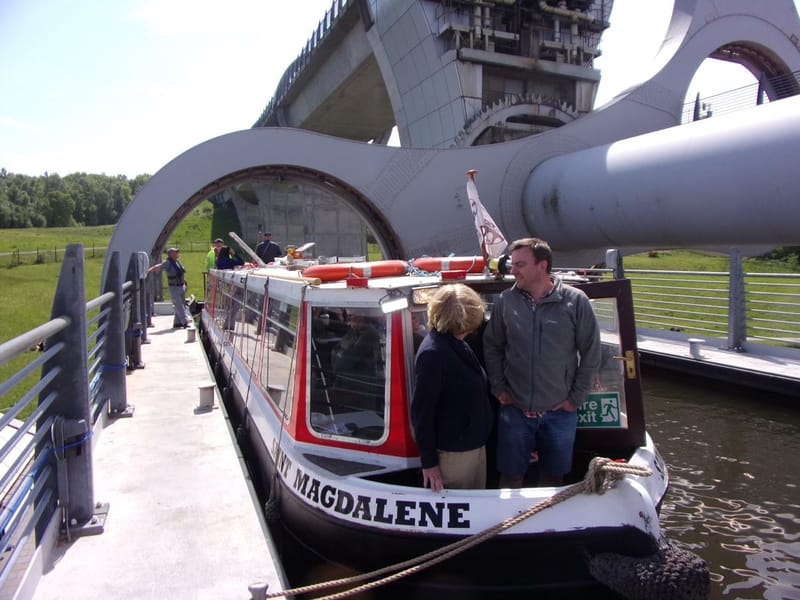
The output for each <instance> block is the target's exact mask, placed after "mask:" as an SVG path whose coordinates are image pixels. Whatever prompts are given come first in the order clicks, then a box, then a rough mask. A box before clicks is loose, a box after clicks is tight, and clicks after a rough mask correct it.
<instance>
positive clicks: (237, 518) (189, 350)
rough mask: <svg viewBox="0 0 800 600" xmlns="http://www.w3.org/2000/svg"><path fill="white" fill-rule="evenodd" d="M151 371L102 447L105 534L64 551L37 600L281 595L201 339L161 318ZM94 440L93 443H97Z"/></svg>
mask: <svg viewBox="0 0 800 600" xmlns="http://www.w3.org/2000/svg"><path fill="white" fill-rule="evenodd" d="M153 321H154V324H155V327H153V328H152V329H149V330H148V337H149V339H150V340H151V343H149V344H148V345H145V346H143V347H142V356H143V359H144V361H145V369H144V370H136V371H133V372H132V373H130V374H129V375H128V377H127V390H128V392H127V393H128V403H129V404H131V405H134V407H135V411H134V416H133V418H131V419H125V418H123V419H118V420H116V421H112V422H111V423H110V424H109V425H107V427H106V428H105V430H104V431H103V432H102V434H100V437H99V440H98V441H97V443H96V446H95V448H94V481H95V501H96V502H108V503H109V504H110V508H109V512H108V518H107V521H106V524H105V531H104V532H103V533H102V534H101V535H96V536H87V537H82V538H78V539H76V540H74V541H73V542H72V543H71V544H65V543H62V544H61V545H60V546H59V547H57V548H56V551H55V554H56V556H55V557H54V562H55V564H54V566H52V570H49V571H47V568H46V569H45V571H46V572H45V574H44V575H43V576H42V578H41V580H40V582H39V585H38V587H37V589H36V591H35V594H34V596H33V597H34V598H35V599H37V600H49V599H56V598H72V599H81V598H86V599H89V598H92V599H94V598H117V599H123V598H137V599H142V598H153V599H156V598H158V599H159V600H160V599H161V598H175V599H180V598H209V599H212V598H213V599H217V598H249V597H250V594H249V592H248V586H249V585H251V584H253V583H256V582H266V583H269V590H270V591H277V590H279V589H285V587H284V585H283V583H284V577H283V575H282V569H281V567H280V564H279V562H278V559H277V554H276V553H275V551H274V549H273V547H272V542H271V540H270V538H269V535H268V533H267V530H266V527H265V524H264V522H263V520H262V517H261V512H260V510H259V507H258V502H257V500H256V498H255V496H254V494H253V493H252V489H251V486H250V483H249V479H248V478H247V475H246V472H245V470H244V464H243V462H242V460H241V456H240V455H239V453H238V450H237V446H236V444H235V441H234V437H233V435H232V432H231V431H230V427H229V425H228V420H227V416H226V414H225V411H224V408H222V407H221V406H220V401H219V397H216V398H215V402H214V408H213V409H212V410H203V409H201V408H199V397H200V393H199V391H198V386H199V385H201V384H203V383H211V382H212V381H213V378H212V376H211V374H210V371H209V368H208V363H207V362H206V359H205V355H204V353H203V348H202V345H201V344H200V341H199V338H198V339H197V341H196V342H194V343H191V342H188V341H187V340H188V336H187V332H186V331H185V330H183V329H172V328H171V325H172V316H156V317H154V319H153ZM96 437H97V436H96Z"/></svg>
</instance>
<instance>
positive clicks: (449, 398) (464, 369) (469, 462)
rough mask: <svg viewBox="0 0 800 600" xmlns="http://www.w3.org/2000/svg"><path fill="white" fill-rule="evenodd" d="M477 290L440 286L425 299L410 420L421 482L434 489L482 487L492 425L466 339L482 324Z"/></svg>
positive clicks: (485, 389)
mask: <svg viewBox="0 0 800 600" xmlns="http://www.w3.org/2000/svg"><path fill="white" fill-rule="evenodd" d="M484 310H485V307H484V304H483V300H481V297H480V296H479V295H478V293H477V292H475V290H473V289H472V288H469V287H467V286H465V285H464V284H460V283H456V284H450V285H444V286H442V287H441V288H439V289H438V290H436V292H434V294H433V295H432V296H431V299H430V301H429V302H428V325H429V327H430V331H429V332H428V335H427V336H425V339H424V340H423V341H422V344H421V345H420V347H419V350H418V351H417V355H416V359H415V363H414V381H415V383H414V395H413V397H412V400H411V424H412V427H413V429H414V436H415V438H416V441H417V447H418V448H419V453H420V459H421V463H422V484H423V486H424V487H430V488H431V490H432V491H434V492H440V491H442V490H443V489H445V488H449V489H482V488H485V487H486V440H487V439H488V438H489V434H490V432H491V429H492V409H491V406H490V400H489V384H488V378H487V376H486V373H485V372H484V370H483V368H482V367H481V365H480V362H479V361H478V357H477V356H475V354H474V353H473V352H472V350H471V349H470V347H469V345H467V343H466V342H465V341H464V338H465V337H466V336H467V335H468V334H470V333H471V332H473V331H475V330H476V329H478V328H479V327H480V326H481V323H482V322H483V316H484Z"/></svg>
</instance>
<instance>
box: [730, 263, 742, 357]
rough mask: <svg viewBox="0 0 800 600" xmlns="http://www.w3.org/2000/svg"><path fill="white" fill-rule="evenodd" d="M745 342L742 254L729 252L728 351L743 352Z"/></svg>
mask: <svg viewBox="0 0 800 600" xmlns="http://www.w3.org/2000/svg"><path fill="white" fill-rule="evenodd" d="M746 340H747V308H746V301H745V289H744V271H743V270H742V253H741V251H740V250H739V249H738V248H731V251H730V283H729V286H728V350H736V351H737V352H744V350H745V348H744V343H745V341H746Z"/></svg>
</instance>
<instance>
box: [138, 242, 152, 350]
mask: <svg viewBox="0 0 800 600" xmlns="http://www.w3.org/2000/svg"><path fill="white" fill-rule="evenodd" d="M136 259H137V260H138V261H139V264H138V265H136V267H137V271H138V274H139V279H140V280H141V286H140V290H141V293H140V294H139V315H140V316H141V322H142V324H143V327H142V344H149V343H150V341H149V340H148V339H147V327H148V326H152V325H153V321H152V319H151V318H150V310H149V307H150V300H149V295H150V286H149V285H147V281H148V272H147V269H148V268H149V267H150V257H149V256H148V255H147V252H145V251H143V250H139V252H137V253H136Z"/></svg>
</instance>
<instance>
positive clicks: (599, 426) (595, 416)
mask: <svg viewBox="0 0 800 600" xmlns="http://www.w3.org/2000/svg"><path fill="white" fill-rule="evenodd" d="M575 287H577V288H579V289H581V290H583V291H584V292H585V293H586V295H588V296H589V298H590V300H591V302H592V308H593V309H594V313H595V316H596V317H597V322H598V323H599V325H600V337H601V341H602V347H603V352H602V358H601V363H600V369H599V370H598V373H597V374H596V376H595V380H594V381H593V383H592V390H591V392H590V393H589V396H588V397H587V399H586V402H584V404H583V406H581V408H580V409H579V410H578V434H577V438H576V441H575V446H576V448H583V449H589V448H591V449H592V450H595V451H597V450H611V449H618V450H627V449H633V448H635V447H637V446H642V445H643V444H644V441H645V426H644V409H643V403H642V386H641V379H640V377H641V372H640V370H639V352H638V349H637V347H636V325H635V322H634V315H633V296H632V292H631V283H630V280H627V279H621V280H614V281H603V282H597V283H591V284H578V285H575Z"/></svg>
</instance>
